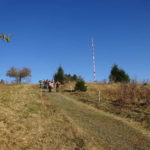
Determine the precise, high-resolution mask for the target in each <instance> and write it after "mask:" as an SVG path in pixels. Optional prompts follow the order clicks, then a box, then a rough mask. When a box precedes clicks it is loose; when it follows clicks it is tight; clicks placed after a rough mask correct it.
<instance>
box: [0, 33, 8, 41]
mask: <svg viewBox="0 0 150 150" xmlns="http://www.w3.org/2000/svg"><path fill="white" fill-rule="evenodd" d="M0 38H1V39H2V40H5V41H6V42H10V35H5V34H3V33H1V34H0Z"/></svg>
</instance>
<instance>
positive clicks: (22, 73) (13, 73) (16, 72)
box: [6, 67, 31, 84]
mask: <svg viewBox="0 0 150 150" xmlns="http://www.w3.org/2000/svg"><path fill="white" fill-rule="evenodd" d="M6 75H7V76H9V77H13V78H15V79H16V80H15V81H16V83H17V84H18V83H21V82H22V79H24V78H26V77H28V76H31V70H30V69H29V68H26V67H24V68H22V69H17V68H15V67H11V68H10V69H9V70H8V71H7V73H6Z"/></svg>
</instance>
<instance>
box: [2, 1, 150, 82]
mask: <svg viewBox="0 0 150 150" xmlns="http://www.w3.org/2000/svg"><path fill="white" fill-rule="evenodd" d="M0 20H1V23H0V32H3V33H6V34H9V33H11V34H12V38H11V42H10V43H8V44H7V43H5V42H3V41H0V52H1V55H0V62H1V63H0V78H3V79H6V80H9V78H8V77H6V76H5V74H6V71H7V70H8V69H9V68H10V67H11V66H15V67H17V68H21V67H24V66H25V67H29V68H31V69H32V82H33V83H36V82H38V80H39V79H46V78H49V79H51V78H52V76H53V74H54V73H55V72H56V70H57V68H58V66H59V65H60V64H61V65H62V67H63V68H64V70H65V72H66V73H71V74H74V73H75V74H77V75H81V76H82V77H83V78H84V79H85V80H86V81H92V80H93V69H92V50H91V38H92V37H93V38H94V41H95V54H96V70H97V80H99V81H100V80H103V79H108V76H109V73H110V70H111V67H112V65H113V64H114V63H116V64H118V65H119V67H121V68H123V69H124V70H125V71H126V72H127V73H128V74H129V75H130V76H131V77H132V78H135V77H136V78H137V79H138V80H141V81H142V80H144V79H150V69H149V66H150V61H149V58H150V1H149V0H0Z"/></svg>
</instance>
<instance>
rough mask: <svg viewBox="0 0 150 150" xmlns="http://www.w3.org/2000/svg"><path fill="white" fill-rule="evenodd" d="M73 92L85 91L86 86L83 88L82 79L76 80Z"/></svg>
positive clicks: (83, 82)
mask: <svg viewBox="0 0 150 150" xmlns="http://www.w3.org/2000/svg"><path fill="white" fill-rule="evenodd" d="M75 90H76V91H84V92H85V91H86V90H87V86H85V81H84V80H83V79H78V81H77V83H76V85H75Z"/></svg>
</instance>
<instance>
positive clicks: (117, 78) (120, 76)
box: [109, 64, 130, 82]
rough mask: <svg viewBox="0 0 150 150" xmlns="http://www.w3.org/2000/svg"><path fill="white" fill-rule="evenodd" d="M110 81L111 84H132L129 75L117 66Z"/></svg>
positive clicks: (114, 67)
mask: <svg viewBox="0 0 150 150" xmlns="http://www.w3.org/2000/svg"><path fill="white" fill-rule="evenodd" d="M109 80H110V82H130V78H129V76H128V74H126V72H125V71H124V70H123V69H120V68H118V66H117V65H116V64H115V65H114V66H113V67H112V70H111V73H110V76H109Z"/></svg>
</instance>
